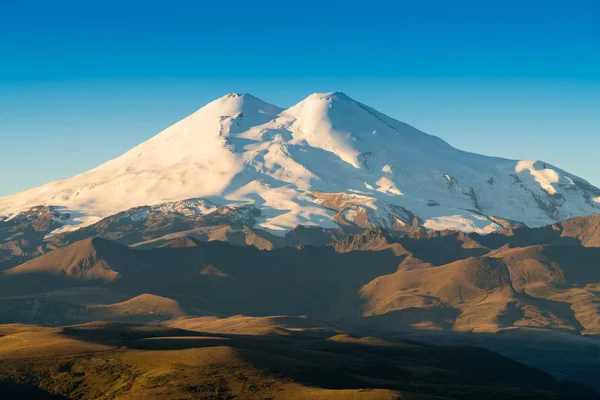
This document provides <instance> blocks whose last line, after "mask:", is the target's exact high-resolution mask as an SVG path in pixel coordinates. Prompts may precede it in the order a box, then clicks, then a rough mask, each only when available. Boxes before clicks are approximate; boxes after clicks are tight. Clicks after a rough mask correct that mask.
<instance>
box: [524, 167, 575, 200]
mask: <svg viewBox="0 0 600 400" xmlns="http://www.w3.org/2000/svg"><path fill="white" fill-rule="evenodd" d="M536 164H539V163H538V162H536V161H533V160H523V161H519V162H518V163H517V166H516V167H515V172H517V173H521V172H525V171H528V172H529V173H530V174H531V176H533V178H534V179H535V181H536V182H537V183H539V184H540V186H541V187H542V189H544V190H545V191H546V192H547V193H548V194H550V195H554V194H556V189H555V188H554V186H553V184H554V183H558V182H559V180H560V175H559V174H558V173H557V172H556V171H555V170H553V169H550V168H547V165H546V164H545V163H544V164H543V168H541V169H536V168H535V166H536ZM569 180H570V181H571V182H573V180H572V179H571V178H569Z"/></svg>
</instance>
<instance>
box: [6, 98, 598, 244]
mask: <svg viewBox="0 0 600 400" xmlns="http://www.w3.org/2000/svg"><path fill="white" fill-rule="evenodd" d="M181 200H188V203H186V204H184V206H185V207H184V208H185V210H187V211H186V212H187V213H188V214H190V215H194V216H203V215H207V214H211V213H213V212H214V211H215V210H217V209H220V210H221V211H223V210H227V213H226V214H227V215H231V216H233V217H234V218H241V219H243V220H244V221H245V222H246V225H249V226H250V227H251V228H252V227H253V228H256V229H260V230H262V231H265V232H268V233H269V234H271V235H275V236H283V235H284V234H286V233H287V232H289V231H291V230H293V229H294V228H296V227H297V226H299V225H302V226H319V227H322V228H328V229H330V228H331V229H339V228H345V229H346V228H350V229H351V228H371V227H382V228H386V229H390V230H396V231H412V230H415V229H417V228H424V229H426V230H446V229H453V230H460V231H465V232H478V233H489V232H492V231H496V230H501V229H503V228H506V227H507V226H514V225H515V224H517V225H518V224H520V225H526V226H528V227H539V226H543V225H548V224H551V223H554V222H556V221H560V220H564V219H567V218H570V217H575V216H583V215H589V214H594V213H597V212H599V211H600V190H599V189H598V188H596V187H594V186H592V185H590V184H589V183H587V182H586V181H585V180H583V179H581V178H579V177H577V176H575V175H572V174H570V173H568V172H565V171H563V170H561V169H559V168H557V167H554V166H552V165H550V164H546V163H544V162H541V161H532V160H521V161H515V160H508V159H503V158H492V157H487V156H482V155H478V154H473V153H468V152H465V151H461V150H458V149H455V148H453V147H452V146H451V145H449V144H448V143H446V142H445V141H443V140H441V139H440V138H438V137H435V136H431V135H428V134H426V133H423V132H421V131H419V130H418V129H415V128H413V127H411V126H409V125H407V124H405V123H402V122H399V121H396V120H394V119H392V118H390V117H387V116H386V115H383V114H381V113H379V112H377V111H376V110H374V109H372V108H370V107H368V106H366V105H364V104H361V103H359V102H357V101H355V100H353V99H351V98H349V97H348V96H347V95H345V94H343V93H340V92H335V93H325V94H313V95H310V96H309V97H307V98H306V99H304V100H302V101H301V102H300V103H298V104H296V105H295V106H293V107H290V108H288V109H282V108H279V107H276V106H274V105H271V104H268V103H265V102H263V101H261V100H259V99H257V98H256V97H254V96H252V95H249V94H241V95H240V94H235V93H231V94H228V95H226V96H224V97H222V98H220V99H217V100H215V101H213V102H211V103H209V104H207V105H206V106H204V107H203V108H201V109H200V110H198V111H197V112H195V113H193V114H192V115H190V116H189V117H187V118H185V119H183V120H181V121H179V122H178V123H176V124H175V125H173V126H171V127H169V128H167V129H165V130H164V131H162V132H161V133H159V134H158V135H156V136H154V137H152V138H151V139H149V140H148V141H146V142H144V143H142V144H140V145H138V146H136V147H134V148H133V149H131V150H130V151H128V152H127V153H125V154H123V155H122V156H120V157H118V158H116V159H113V160H111V161H108V162H106V163H104V164H102V165H100V166H99V167H97V168H95V169H92V170H90V171H88V172H85V173H82V174H80V175H77V176H75V177H72V178H70V179H66V180H63V181H57V182H53V183H49V184H47V185H44V186H42V187H39V188H35V189H31V190H28V191H25V192H22V193H18V194H15V195H11V196H7V197H3V198H0V221H4V223H5V224H6V223H8V222H10V221H11V219H14V218H16V217H17V216H19V215H20V217H21V218H22V217H23V216H24V215H28V214H23V213H29V214H31V212H32V211H31V210H32V209H33V207H38V208H37V210H42V211H43V212H44V215H49V214H54V215H55V217H53V219H51V220H49V221H51V222H47V225H48V226H51V227H52V229H53V230H51V231H50V232H51V234H52V235H54V234H58V233H61V232H65V231H70V230H75V229H79V228H82V227H85V226H89V225H92V224H94V223H97V222H98V221H100V220H101V219H103V218H106V217H109V216H111V215H115V214H117V213H120V212H124V211H127V210H130V209H134V208H136V209H135V210H134V212H129V213H126V214H121V217H122V218H127V219H128V220H130V221H144V220H145V219H146V218H148V215H149V212H151V211H154V212H156V211H160V210H162V209H166V210H172V209H173V207H178V204H175V203H172V202H179V201H181ZM165 203H167V205H166V206H164V207H162V206H158V205H164V204H165ZM39 206H47V207H39ZM152 206H156V207H154V208H152ZM48 207H51V208H48ZM161 207H162V208H161ZM223 207H226V208H223ZM19 213H21V214H19ZM221 214H222V213H221ZM47 234H48V232H45V233H44V235H47Z"/></svg>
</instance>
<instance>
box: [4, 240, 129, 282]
mask: <svg viewBox="0 0 600 400" xmlns="http://www.w3.org/2000/svg"><path fill="white" fill-rule="evenodd" d="M139 265H140V260H139V259H137V258H136V257H135V255H134V253H133V251H132V250H130V249H129V248H128V247H127V246H123V245H121V244H118V243H115V242H111V241H109V240H106V239H101V238H93V239H85V240H82V241H80V242H76V243H74V244H72V245H70V246H67V247H62V248H59V249H56V250H54V251H51V252H49V253H47V254H45V255H43V256H41V257H39V258H36V259H34V260H31V261H28V262H26V263H24V264H22V265H20V266H17V267H15V268H11V269H9V270H6V271H3V272H2V275H4V276H7V277H8V276H19V275H21V276H26V275H29V276H55V277H65V278H67V279H70V280H79V281H84V280H99V281H104V282H109V281H114V280H116V279H117V277H118V276H119V275H120V274H121V273H123V272H124V271H126V270H127V269H129V268H134V267H136V266H139Z"/></svg>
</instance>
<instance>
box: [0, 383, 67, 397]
mask: <svg viewBox="0 0 600 400" xmlns="http://www.w3.org/2000/svg"><path fill="white" fill-rule="evenodd" d="M0 399H7V400H8V399H11V400H13V399H28V400H63V399H67V397H64V396H60V395H54V394H50V393H48V392H45V391H44V390H42V389H40V388H38V387H35V386H32V385H26V384H21V383H15V382H10V381H0Z"/></svg>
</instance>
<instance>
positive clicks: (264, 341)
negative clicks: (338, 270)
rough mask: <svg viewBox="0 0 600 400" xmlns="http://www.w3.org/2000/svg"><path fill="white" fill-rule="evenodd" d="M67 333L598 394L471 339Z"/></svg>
mask: <svg viewBox="0 0 600 400" xmlns="http://www.w3.org/2000/svg"><path fill="white" fill-rule="evenodd" d="M63 333H64V334H66V335H69V336H72V337H76V338H78V339H81V340H86V341H90V342H94V343H101V344H110V345H119V346H123V347H126V348H131V349H136V350H147V351H156V350H161V351H165V350H183V349H199V348H210V347H218V346H227V347H230V348H232V349H234V350H235V351H236V353H237V354H238V355H239V356H240V357H241V358H242V359H243V360H244V361H245V362H247V363H248V364H249V365H250V366H252V367H254V368H256V369H259V370H261V371H263V373H266V374H268V375H272V376H274V377H278V378H281V379H290V380H293V381H294V382H297V383H299V384H302V385H305V386H310V387H319V388H325V389H359V388H362V389H365V388H368V389H392V390H401V391H407V392H414V393H427V394H431V395H436V396H456V397H457V398H464V399H502V398H510V397H511V396H510V393H511V390H518V392H514V393H519V396H521V395H530V396H531V397H527V398H531V399H540V400H541V399H545V398H547V397H544V396H545V395H542V392H539V390H540V389H543V390H549V391H553V392H557V393H563V394H568V395H570V396H574V398H578V399H593V398H596V396H595V395H594V394H593V393H591V392H590V391H588V390H587V389H585V388H583V387H582V386H578V385H570V384H566V383H562V382H558V381H556V380H555V379H554V378H552V377H551V376H550V375H548V374H546V373H544V372H541V371H538V370H535V369H531V368H528V367H526V366H524V365H523V364H520V363H518V362H515V361H512V360H510V359H508V358H505V357H502V356H500V355H498V354H496V353H493V352H491V351H488V350H485V349H483V348H477V347H470V346H437V345H427V344H420V343H416V342H411V341H406V340H402V341H398V340H396V341H394V342H389V343H386V342H381V341H377V340H376V339H373V338H363V339H360V338H353V337H351V336H347V335H340V336H334V337H332V338H329V339H319V338H308V337H295V336H293V335H292V336H290V337H286V336H278V335H273V336H270V335H265V336H252V335H233V334H210V333H199V332H191V331H185V330H181V329H170V328H158V327H154V328H151V327H142V326H135V325H117V324H92V325H89V326H85V325H84V326H75V327H67V328H64V331H63ZM364 340H366V341H364ZM190 368H192V367H190ZM190 373H192V372H190ZM509 388H512V389H510V390H509ZM517 388H518V389H517ZM407 398H410V397H407Z"/></svg>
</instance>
